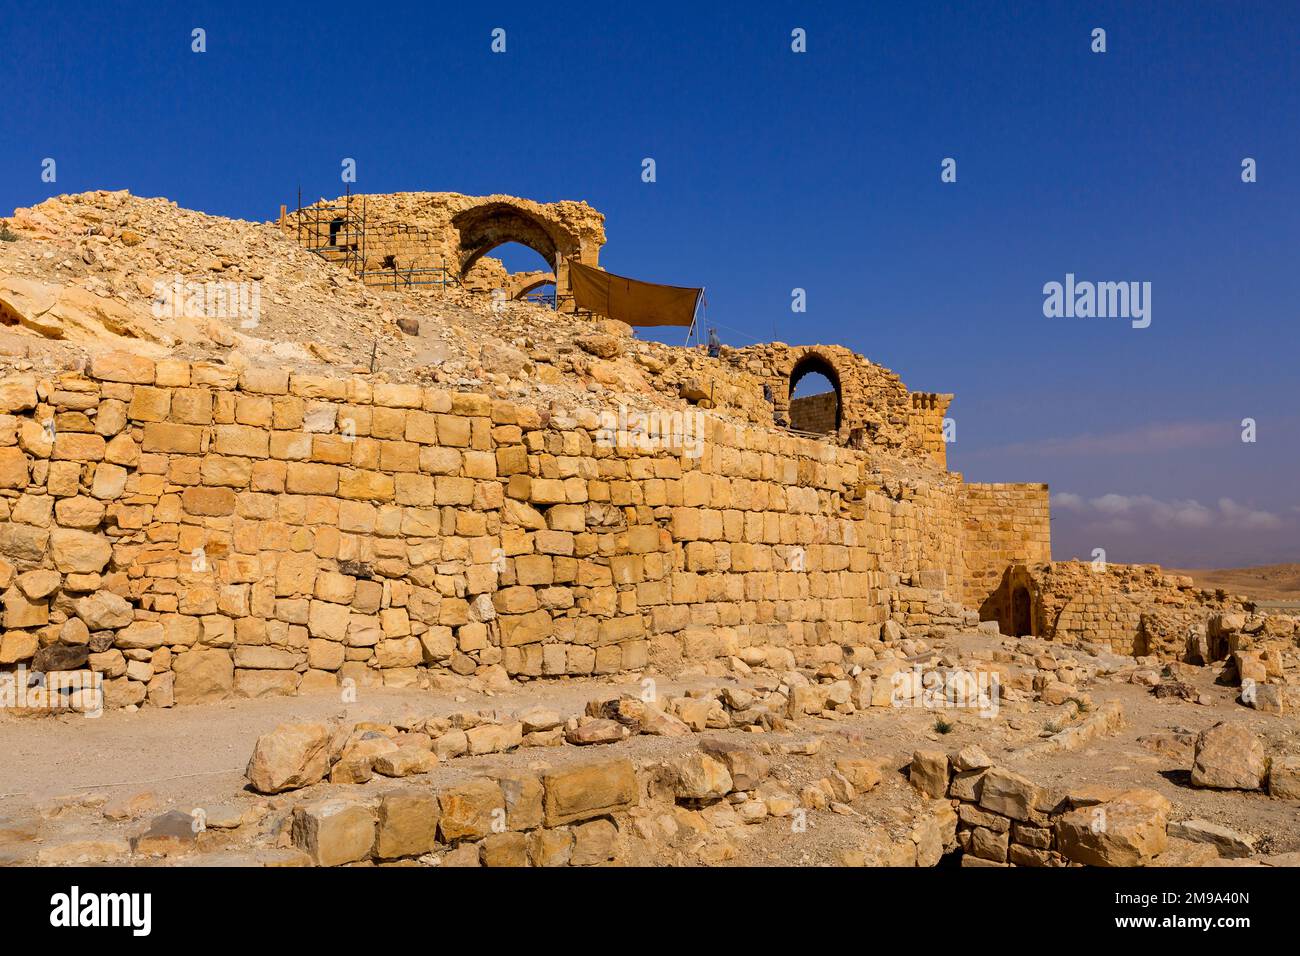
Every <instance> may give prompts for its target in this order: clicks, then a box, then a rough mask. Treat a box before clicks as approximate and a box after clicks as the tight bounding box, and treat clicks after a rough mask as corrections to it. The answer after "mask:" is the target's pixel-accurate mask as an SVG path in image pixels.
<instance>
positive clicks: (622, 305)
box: [569, 261, 704, 328]
mask: <svg viewBox="0 0 1300 956" xmlns="http://www.w3.org/2000/svg"><path fill="white" fill-rule="evenodd" d="M569 284H570V285H571V286H572V288H573V299H574V301H575V302H576V303H577V304H578V308H580V309H589V310H590V311H592V312H595V313H597V314H598V315H605V316H608V317H609V318H611V319H617V320H618V321H620V322H626V323H627V324H628V325H639V326H652V325H680V326H682V327H683V328H689V327H690V326H691V324H692V323H693V322H694V320H695V305H696V303H697V302H698V301H699V298H700V293H701V292H703V291H704V290H703V289H687V288H683V287H682V286H675V285H656V284H655V283H653V282H641V281H639V280H637V279H628V278H626V277H624V276H616V275H614V273H612V272H605V271H604V270H602V269H596V268H593V267H592V266H585V265H583V264H582V263H581V262H573V261H570V262H569Z"/></svg>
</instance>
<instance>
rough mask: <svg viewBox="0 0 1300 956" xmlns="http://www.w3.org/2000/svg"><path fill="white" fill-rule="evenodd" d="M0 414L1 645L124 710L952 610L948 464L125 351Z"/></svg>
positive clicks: (35, 390)
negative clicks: (917, 473)
mask: <svg viewBox="0 0 1300 956" xmlns="http://www.w3.org/2000/svg"><path fill="white" fill-rule="evenodd" d="M0 416H3V417H0V588H3V595H4V608H5V614H4V627H5V630H4V633H3V638H2V639H0V664H2V665H3V666H5V667H9V668H12V667H13V666H15V665H22V666H24V667H26V668H28V669H29V670H30V669H37V670H51V669H57V670H61V671H62V670H75V669H78V668H87V667H89V668H91V669H93V670H94V671H96V672H99V673H102V674H103V675H104V677H105V679H106V688H107V690H108V698H109V704H110V706H112V705H115V704H116V705H120V704H132V703H140V702H142V701H144V700H146V699H148V700H150V701H152V702H153V703H155V704H158V705H164V706H165V705H167V704H169V703H171V702H172V701H173V700H177V701H196V700H208V699H216V698H220V697H222V696H225V695H228V694H230V693H235V694H238V695H244V696H257V695H262V694H281V693H293V692H296V691H305V690H311V689H327V688H332V687H336V686H338V684H339V681H340V680H342V679H352V680H355V681H356V682H358V683H380V682H382V683H383V684H386V685H394V686H408V685H418V684H424V683H427V681H428V680H429V678H430V675H431V674H433V673H436V672H438V671H445V670H450V671H452V672H455V673H457V674H462V675H469V674H480V675H485V674H493V673H501V674H503V675H504V674H509V675H511V676H514V677H517V678H523V679H527V678H534V677H542V676H549V675H561V674H569V675H586V674H606V673H614V672H617V671H626V670H638V669H641V668H643V667H645V666H646V665H647V664H650V663H653V664H655V665H656V666H658V667H660V668H664V669H668V670H671V669H673V668H675V667H677V666H679V665H681V664H682V663H684V662H688V661H702V660H708V659H712V658H717V657H723V656H730V655H735V654H738V653H740V652H741V651H742V649H753V648H756V647H757V648H766V649H769V650H770V651H772V652H773V653H775V652H779V654H778V659H780V655H785V659H786V660H787V661H788V662H789V663H794V662H796V661H797V662H800V663H816V662H819V661H822V660H832V659H833V660H838V659H840V657H841V656H842V651H841V645H853V644H863V643H868V642H871V641H874V640H876V639H878V637H879V634H880V630H881V627H882V625H883V624H884V623H885V622H886V621H889V620H893V621H896V622H898V623H901V624H906V625H926V624H929V623H936V622H937V623H956V622H960V620H961V615H962V612H961V609H960V608H959V607H957V606H956V605H955V604H954V603H953V602H952V600H951V596H952V595H957V594H960V593H962V586H963V583H962V582H963V577H964V575H965V573H966V569H965V567H964V566H963V564H962V562H961V560H960V556H961V553H962V541H961V536H962V523H963V517H962V513H961V509H962V507H963V498H962V491H961V488H962V486H961V485H960V483H959V481H958V480H957V479H956V478H955V477H953V476H948V475H944V474H938V475H936V476H935V478H934V480H932V481H918V480H913V481H905V480H902V479H898V478H889V479H885V478H883V477H882V476H881V475H879V474H878V473H876V472H873V471H869V467H870V455H869V454H868V453H866V452H862V451H858V450H854V449H851V448H842V447H839V446H836V445H830V444H827V443H825V442H820V441H815V440H808V439H801V438H796V437H793V436H787V435H782V434H780V433H774V432H772V431H771V430H770V429H759V428H749V427H742V426H738V425H733V424H729V423H727V422H725V421H723V420H722V419H719V418H716V417H714V416H711V415H701V416H700V421H701V422H702V423H703V428H704V435H703V436H702V437H703V440H702V442H700V443H698V447H697V448H696V451H697V452H698V457H693V456H692V454H691V453H690V451H689V450H688V448H687V446H686V445H685V444H676V445H674V444H673V443H672V442H671V441H664V442H652V443H651V445H652V446H653V447H630V446H628V445H627V444H625V443H624V441H623V440H622V439H619V438H618V437H617V436H611V435H610V434H609V433H608V432H606V431H605V430H604V429H603V428H602V422H601V421H600V419H599V418H598V416H597V415H596V414H595V413H594V412H590V411H585V410H584V411H581V412H578V413H576V416H575V417H572V418H565V417H563V416H560V415H556V414H552V413H551V412H548V411H543V410H538V409H535V408H532V407H529V406H524V405H516V404H512V403H508V402H503V401H497V400H493V399H490V398H488V397H486V396H483V395H477V394H467V393H449V392H445V391H441V390H437V389H430V388H423V387H420V386H415V385H396V384H386V383H383V382H374V381H370V380H368V379H364V378H352V379H332V378H323V377H319V376H314V375H303V374H290V373H289V372H288V371H287V370H282V369H272V368H247V369H244V370H243V371H239V370H237V369H234V368H231V367H228V366H223V365H220V364H216V363H204V362H198V363H188V362H185V361H181V360H177V359H164V360H161V361H158V362H157V363H155V362H153V361H151V360H149V359H145V358H142V357H140V356H136V355H131V354H127V353H110V354H107V355H101V356H98V357H96V358H95V359H94V360H93V361H92V363H91V365H90V368H89V370H88V374H80V373H68V374H65V375H62V376H60V377H58V378H57V379H52V380H42V381H37V380H36V379H35V378H34V377H32V376H17V377H13V378H9V379H6V380H4V381H3V383H0ZM636 444H637V445H638V446H641V445H642V444H643V443H641V442H640V441H638V442H637V443H636Z"/></svg>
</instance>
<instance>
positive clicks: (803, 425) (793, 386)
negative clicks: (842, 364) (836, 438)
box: [789, 354, 843, 435]
mask: <svg viewBox="0 0 1300 956" xmlns="http://www.w3.org/2000/svg"><path fill="white" fill-rule="evenodd" d="M789 395H790V427H791V428H793V429H796V430H797V431H803V432H816V433H818V434H822V435H829V434H832V433H834V432H837V431H839V428H840V422H841V420H842V417H843V400H842V396H841V395H840V376H839V373H838V372H836V371H835V366H833V365H832V364H831V363H830V362H828V361H827V360H826V359H824V358H822V357H821V356H820V355H816V354H811V355H805V356H804V357H803V358H801V359H800V360H799V361H798V362H796V363H795V366H794V368H793V369H791V370H790V391H789Z"/></svg>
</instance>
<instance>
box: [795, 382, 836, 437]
mask: <svg viewBox="0 0 1300 956" xmlns="http://www.w3.org/2000/svg"><path fill="white" fill-rule="evenodd" d="M839 405H840V397H839V396H838V395H836V394H835V393H834V392H822V393H821V394H819V395H807V396H805V397H803V398H794V399H791V400H790V427H791V428H795V429H798V430H799V431H804V432H821V433H822V434H824V435H829V434H831V433H832V432H834V431H835V418H836V413H837V412H838V411H839Z"/></svg>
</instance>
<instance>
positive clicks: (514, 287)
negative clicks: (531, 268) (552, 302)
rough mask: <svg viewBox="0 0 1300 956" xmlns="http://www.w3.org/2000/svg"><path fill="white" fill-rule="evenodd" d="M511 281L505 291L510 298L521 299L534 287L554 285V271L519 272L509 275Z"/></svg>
mask: <svg viewBox="0 0 1300 956" xmlns="http://www.w3.org/2000/svg"><path fill="white" fill-rule="evenodd" d="M510 278H511V280H512V281H511V282H510V284H509V286H508V287H507V289H506V291H507V293H509V295H510V298H512V299H522V298H523V297H524V296H526V295H528V293H530V292H532V291H533V290H534V289H540V288H541V287H542V286H544V285H555V273H554V272H521V273H517V274H516V275H513V276H511V277H510Z"/></svg>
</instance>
